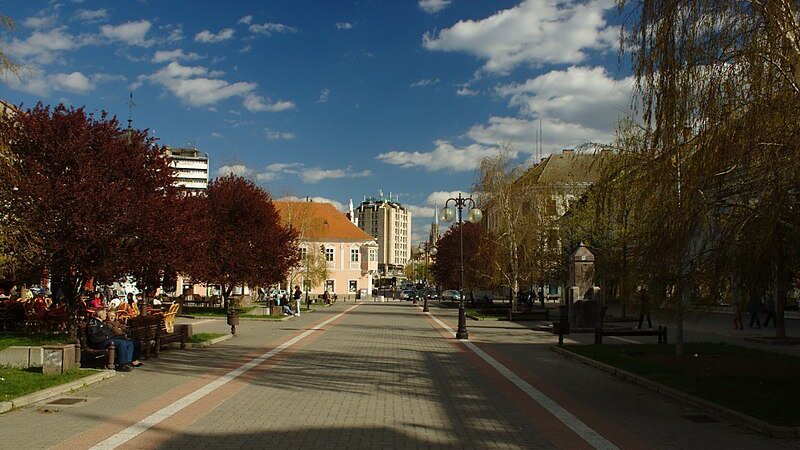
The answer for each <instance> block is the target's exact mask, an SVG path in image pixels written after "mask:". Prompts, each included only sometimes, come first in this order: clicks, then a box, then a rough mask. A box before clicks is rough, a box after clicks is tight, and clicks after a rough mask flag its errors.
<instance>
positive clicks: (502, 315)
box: [467, 309, 508, 320]
mask: <svg viewBox="0 0 800 450" xmlns="http://www.w3.org/2000/svg"><path fill="white" fill-rule="evenodd" d="M467 314H468V315H470V316H475V317H478V318H480V319H483V320H500V319H508V311H505V312H499V311H483V310H481V309H467Z"/></svg>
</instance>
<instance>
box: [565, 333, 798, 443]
mask: <svg viewBox="0 0 800 450" xmlns="http://www.w3.org/2000/svg"><path fill="white" fill-rule="evenodd" d="M550 350H552V351H553V352H555V353H558V354H559V355H562V356H564V357H567V358H570V359H574V360H576V361H578V362H581V363H583V364H586V365H587V366H591V367H594V368H596V369H599V370H602V371H603V372H606V373H608V374H611V375H614V376H616V377H619V378H622V379H623V380H625V381H627V382H629V383H632V384H635V385H638V386H641V387H644V388H647V389H650V390H652V391H655V392H658V393H660V394H663V395H666V396H667V397H670V398H672V399H673V400H677V401H679V402H682V403H686V404H687V405H691V406H694V407H695V408H698V409H700V410H703V411H705V412H707V413H709V414H711V415H713V416H715V417H717V418H719V419H723V420H726V421H728V422H733V423H736V424H739V425H743V426H745V427H747V428H749V429H751V430H753V431H756V432H758V433H760V434H763V435H765V436H769V437H773V438H793V439H796V438H800V427H783V426H778V425H772V424H770V423H767V422H765V421H763V420H760V419H756V418H755V417H751V416H748V415H747V414H744V413H740V412H738V411H734V410H732V409H728V408H725V407H724V406H720V405H717V404H716V403H712V402H709V401H707V400H703V399H701V398H698V397H695V396H694V395H691V394H687V393H685V392H682V391H679V390H677V389H673V388H671V387H667V386H664V385H663V384H660V383H656V382H655V381H652V380H648V379H647V378H644V377H641V376H639V375H634V374H632V373H630V372H627V371H625V370H621V369H617V368H616V367H614V366H610V365H608V364H605V363H602V362H600V361H595V360H594V359H591V358H587V357H586V356H583V355H578V354H577V353H573V352H571V351H569V350H566V349H564V348H561V347H555V346H553V347H550Z"/></svg>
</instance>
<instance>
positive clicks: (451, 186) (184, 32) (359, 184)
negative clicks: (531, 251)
mask: <svg viewBox="0 0 800 450" xmlns="http://www.w3.org/2000/svg"><path fill="white" fill-rule="evenodd" d="M614 3H615V2H614V1H613V0H585V1H577V0H560V1H553V0H525V1H519V0H517V1H504V0H493V1H482V0H450V1H448V0H363V1H322V0H317V1H303V0H281V1H263V2H244V1H241V2H236V1H229V2H218V1H197V0H196V1H155V0H150V1H145V0H142V1H130V2H122V1H119V2H106V1H93V0H82V1H77V0H62V1H42V2H37V1H26V2H19V1H8V0H6V1H2V0H0V14H4V15H8V16H11V17H12V18H13V19H14V20H15V21H16V23H17V29H16V30H14V31H11V32H4V33H3V34H2V35H0V45H2V48H3V50H4V51H5V52H6V53H7V54H8V55H9V56H10V57H11V58H12V59H14V60H15V61H17V62H20V63H23V64H24V65H25V66H26V70H25V71H24V72H23V74H22V77H21V79H18V78H16V77H14V76H9V75H5V78H4V79H0V81H2V83H1V84H0V97H2V98H3V99H5V100H6V101H9V102H11V103H14V104H20V103H24V104H25V105H26V106H32V105H33V104H35V103H36V102H38V101H42V102H44V103H46V104H56V103H59V102H63V103H66V104H70V105H75V106H82V105H85V106H86V107H87V108H88V109H89V110H92V111H99V110H106V111H108V112H110V113H111V114H116V115H118V116H119V117H120V118H121V119H122V120H123V122H124V120H125V119H127V116H128V105H127V103H128V95H129V92H133V96H134V102H135V103H136V106H135V108H134V110H133V119H134V126H135V127H137V128H149V129H152V130H154V132H155V134H156V136H158V138H159V139H160V140H161V143H163V144H166V145H171V146H185V145H187V144H189V145H197V147H198V148H199V149H201V150H203V151H205V152H208V153H209V155H210V156H211V160H212V170H213V172H214V173H215V174H218V173H227V172H231V171H233V172H236V173H240V174H243V175H246V176H249V177H252V178H253V179H255V180H256V181H257V182H259V183H260V184H261V185H263V186H264V187H266V188H267V189H268V190H269V191H270V192H271V193H272V194H273V196H274V197H276V198H280V197H283V196H287V195H293V196H297V197H306V196H311V197H320V198H322V199H330V200H332V201H334V202H336V203H335V204H337V206H342V205H346V204H347V201H348V200H349V199H351V198H352V199H353V200H354V202H356V203H357V202H358V201H360V200H361V199H362V197H363V196H365V195H367V196H370V195H376V194H377V192H378V190H379V189H382V190H383V191H384V193H386V194H388V193H389V192H391V193H392V194H393V195H398V194H399V195H400V201H401V202H402V203H404V204H407V205H409V206H410V207H411V210H412V213H414V214H415V215H416V219H415V221H414V222H415V226H414V232H415V236H416V238H415V239H421V238H422V237H424V236H425V233H426V231H425V226H426V224H427V223H429V222H430V218H431V216H432V213H433V211H432V206H433V204H434V203H436V202H441V200H442V199H443V198H446V197H447V196H448V194H451V193H453V192H455V191H459V190H463V191H469V188H470V185H471V184H472V182H473V181H474V178H475V175H474V170H475V167H476V166H477V164H478V162H479V161H480V159H481V158H482V157H485V156H490V155H493V154H496V153H497V151H498V148H499V147H500V146H502V145H509V146H511V147H512V148H513V150H514V151H515V152H516V153H517V155H518V158H519V161H520V163H526V162H527V163H530V162H531V161H533V158H534V157H533V156H532V154H533V142H534V141H535V136H536V129H537V128H538V127H537V125H536V124H537V123H538V120H539V119H540V118H541V120H542V128H543V148H544V154H545V155H547V154H549V153H552V152H555V151H560V150H561V149H562V148H569V147H574V146H576V145H579V144H581V143H585V142H608V141H610V140H611V139H612V137H613V129H614V124H615V122H616V120H617V119H618V118H619V117H622V116H624V115H626V114H627V113H628V105H629V103H630V96H631V89H632V88H631V79H630V73H629V72H630V71H629V69H628V68H627V67H628V65H627V64H620V62H619V55H618V44H617V40H618V33H619V30H618V27H617V25H616V24H618V22H619V20H618V19H617V15H616V9H615V6H614Z"/></svg>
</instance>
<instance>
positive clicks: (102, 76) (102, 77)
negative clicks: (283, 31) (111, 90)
mask: <svg viewBox="0 0 800 450" xmlns="http://www.w3.org/2000/svg"><path fill="white" fill-rule="evenodd" d="M111 81H123V82H124V81H128V77H126V76H125V75H114V74H110V73H100V72H98V73H95V74H92V82H93V83H106V82H111Z"/></svg>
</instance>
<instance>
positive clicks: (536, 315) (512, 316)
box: [508, 308, 550, 320]
mask: <svg viewBox="0 0 800 450" xmlns="http://www.w3.org/2000/svg"><path fill="white" fill-rule="evenodd" d="M511 309H512V308H508V320H537V319H540V318H541V320H550V310H549V309H547V308H545V309H538V308H533V309H531V310H530V311H512V310H511Z"/></svg>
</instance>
